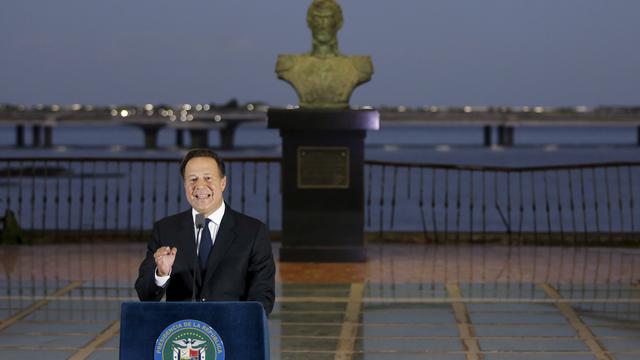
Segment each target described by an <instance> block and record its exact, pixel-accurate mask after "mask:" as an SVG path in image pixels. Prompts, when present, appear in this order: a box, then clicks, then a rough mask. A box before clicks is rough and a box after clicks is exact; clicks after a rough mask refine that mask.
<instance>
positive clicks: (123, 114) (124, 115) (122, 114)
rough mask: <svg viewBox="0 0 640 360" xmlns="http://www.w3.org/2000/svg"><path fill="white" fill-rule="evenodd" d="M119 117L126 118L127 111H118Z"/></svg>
mask: <svg viewBox="0 0 640 360" xmlns="http://www.w3.org/2000/svg"><path fill="white" fill-rule="evenodd" d="M120 116H122V117H127V116H129V112H128V111H127V110H122V111H120Z"/></svg>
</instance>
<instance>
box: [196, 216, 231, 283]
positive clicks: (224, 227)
mask: <svg viewBox="0 0 640 360" xmlns="http://www.w3.org/2000/svg"><path fill="white" fill-rule="evenodd" d="M234 227H235V215H234V214H233V210H231V208H230V207H229V205H226V210H225V212H224V216H223V217H222V221H221V222H220V229H218V234H217V235H216V241H215V243H214V244H213V248H212V249H211V254H210V255H209V260H208V262H207V273H206V274H205V277H204V284H205V286H206V284H208V283H209V280H210V279H211V277H212V276H213V274H214V273H215V271H216V268H217V267H218V265H219V264H220V262H221V261H222V259H223V258H224V255H225V254H226V253H227V250H229V247H230V246H231V244H232V243H233V240H234V239H235V238H236V232H235V230H234Z"/></svg>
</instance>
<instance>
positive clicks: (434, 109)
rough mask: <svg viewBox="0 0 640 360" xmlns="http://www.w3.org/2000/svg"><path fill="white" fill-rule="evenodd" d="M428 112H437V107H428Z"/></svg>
mask: <svg viewBox="0 0 640 360" xmlns="http://www.w3.org/2000/svg"><path fill="white" fill-rule="evenodd" d="M429 111H431V112H438V107H437V106H430V107H429Z"/></svg>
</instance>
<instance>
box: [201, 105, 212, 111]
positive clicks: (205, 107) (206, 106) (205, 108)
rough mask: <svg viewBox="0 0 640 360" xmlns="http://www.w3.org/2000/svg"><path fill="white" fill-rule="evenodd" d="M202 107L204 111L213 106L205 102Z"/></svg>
mask: <svg viewBox="0 0 640 360" xmlns="http://www.w3.org/2000/svg"><path fill="white" fill-rule="evenodd" d="M202 109H203V110H204V111H209V109H211V106H210V105H209V104H204V105H202Z"/></svg>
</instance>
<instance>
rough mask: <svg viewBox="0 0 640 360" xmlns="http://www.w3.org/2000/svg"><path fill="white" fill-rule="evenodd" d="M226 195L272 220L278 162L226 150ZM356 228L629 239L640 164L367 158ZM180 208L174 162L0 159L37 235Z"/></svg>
mask: <svg viewBox="0 0 640 360" xmlns="http://www.w3.org/2000/svg"><path fill="white" fill-rule="evenodd" d="M226 162H227V169H228V170H227V177H228V181H227V189H226V195H225V199H226V201H227V202H228V203H230V204H231V206H232V207H234V208H236V209H237V210H239V211H242V212H245V213H247V214H249V215H251V216H254V217H256V218H258V219H260V220H262V221H264V222H265V223H267V224H268V225H269V227H270V228H271V229H276V230H277V229H280V228H281V195H280V187H281V185H280V159H279V158H273V157H271V158H232V159H227V160H226ZM364 195H365V224H366V226H365V230H366V231H368V232H375V233H377V234H378V235H379V236H380V237H385V236H387V237H388V236H390V235H393V236H401V234H403V233H412V234H418V235H419V237H420V240H421V241H426V242H438V243H441V242H447V243H450V242H471V243H473V242H475V241H498V240H499V241H502V242H508V243H513V242H520V243H522V242H527V243H535V244H546V243H562V244H565V245H581V244H582V245H587V244H588V245H598V244H606V245H613V244H616V243H620V244H621V243H629V244H635V245H637V244H638V243H639V242H640V237H639V235H640V209H638V204H640V163H606V164H585V165H571V166H545V167H515V168H514V167H479V166H454V165H439V164H412V163H393V162H382V161H367V162H366V165H365V194H364ZM187 208H188V204H187V202H186V200H185V198H184V190H183V186H182V179H181V177H180V175H179V162H178V160H176V159H149V158H99V159H95V158H33V159H22V158H10V159H8V158H5V159H0V213H2V214H4V213H5V211H6V210H11V211H12V212H13V214H14V215H15V217H16V219H17V222H18V223H19V225H20V226H21V227H22V228H23V229H25V230H27V231H29V232H31V233H33V234H37V235H38V236H39V237H45V238H48V239H51V238H56V236H57V235H58V234H60V233H72V232H75V233H78V232H80V233H83V234H84V236H85V237H86V236H89V237H92V238H93V237H103V236H111V235H116V234H117V235H118V236H125V237H127V238H131V237H134V238H135V237H136V236H138V235H139V234H142V233H144V232H145V231H148V230H150V229H151V226H152V224H153V222H154V221H156V220H157V219H159V218H161V217H164V216H167V215H169V214H173V213H176V212H179V211H182V210H185V209H187Z"/></svg>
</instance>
